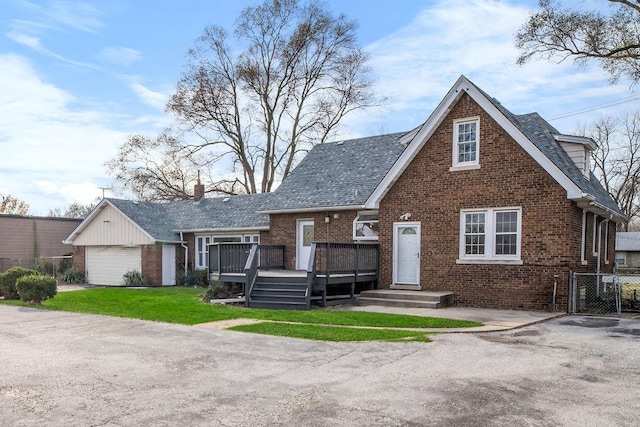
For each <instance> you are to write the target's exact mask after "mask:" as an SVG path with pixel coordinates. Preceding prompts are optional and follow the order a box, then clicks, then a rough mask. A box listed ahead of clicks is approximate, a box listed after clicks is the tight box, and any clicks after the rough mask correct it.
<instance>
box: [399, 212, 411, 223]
mask: <svg viewBox="0 0 640 427" xmlns="http://www.w3.org/2000/svg"><path fill="white" fill-rule="evenodd" d="M409 218H411V213H410V212H407V213H406V214H402V215H400V219H401V220H403V221H408V220H409Z"/></svg>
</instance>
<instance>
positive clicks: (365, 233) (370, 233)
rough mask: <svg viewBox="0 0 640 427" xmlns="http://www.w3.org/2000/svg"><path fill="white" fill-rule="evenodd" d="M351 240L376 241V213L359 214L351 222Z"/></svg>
mask: <svg viewBox="0 0 640 427" xmlns="http://www.w3.org/2000/svg"><path fill="white" fill-rule="evenodd" d="M353 240H378V212H359V213H358V216H356V219H354V220H353Z"/></svg>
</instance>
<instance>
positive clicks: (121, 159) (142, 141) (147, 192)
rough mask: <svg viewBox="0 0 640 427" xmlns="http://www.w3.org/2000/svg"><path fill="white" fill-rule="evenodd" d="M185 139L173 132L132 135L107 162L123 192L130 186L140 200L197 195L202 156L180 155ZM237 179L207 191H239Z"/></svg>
mask: <svg viewBox="0 0 640 427" xmlns="http://www.w3.org/2000/svg"><path fill="white" fill-rule="evenodd" d="M183 146H184V142H183V141H182V140H181V139H180V138H179V137H178V136H176V135H174V134H172V133H171V132H170V131H165V132H163V133H161V134H160V135H158V136H157V137H156V138H154V139H150V138H147V137H145V136H143V135H131V136H129V138H128V139H127V140H126V141H125V142H124V143H123V144H122V145H121V146H120V148H119V150H118V154H117V155H116V156H115V157H114V158H113V159H111V160H109V161H107V162H106V163H105V166H106V168H107V173H108V174H109V175H111V176H112V177H113V178H114V179H115V181H116V185H117V187H119V188H118V190H119V191H122V190H123V189H126V190H128V191H131V192H133V193H134V194H135V196H136V197H137V198H138V199H139V200H144V201H169V200H186V199H190V198H192V197H193V188H194V184H195V183H196V181H197V177H198V172H197V171H198V166H199V165H198V164H197V163H196V162H197V160H198V158H199V157H198V156H191V157H189V158H187V157H185V156H184V155H181V154H180V150H181V148H182V147H183ZM234 183H235V181H234V180H233V179H231V180H222V181H218V182H213V183H210V185H208V186H205V193H211V192H218V193H225V194H235V193H236V191H235V190H236V189H235V185H234Z"/></svg>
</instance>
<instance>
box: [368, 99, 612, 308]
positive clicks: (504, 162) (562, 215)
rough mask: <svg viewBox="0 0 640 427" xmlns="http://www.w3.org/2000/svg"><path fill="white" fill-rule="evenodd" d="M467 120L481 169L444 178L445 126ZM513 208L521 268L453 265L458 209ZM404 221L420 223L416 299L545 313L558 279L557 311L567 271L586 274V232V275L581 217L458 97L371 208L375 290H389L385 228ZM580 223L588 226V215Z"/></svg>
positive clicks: (448, 141) (447, 161)
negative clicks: (517, 212)
mask: <svg viewBox="0 0 640 427" xmlns="http://www.w3.org/2000/svg"><path fill="white" fill-rule="evenodd" d="M471 116H479V117H480V129H479V132H480V133H479V157H478V158H479V163H480V166H481V168H480V169H477V170H466V171H454V172H451V171H449V168H450V167H451V165H452V159H451V156H452V143H453V121H454V120H455V119H462V118H465V117H471ZM516 206H517V207H521V209H522V245H521V259H522V261H523V264H522V265H496V264H456V259H458V258H459V231H460V210H461V209H469V208H478V209H480V208H496V207H516ZM407 212H410V213H411V215H412V216H411V219H410V220H411V221H420V223H421V232H422V235H421V242H420V245H421V257H420V282H421V283H420V284H421V287H422V289H423V290H430V291H453V292H454V295H455V301H456V304H458V305H463V306H478V307H490V308H503V309H527V310H545V309H547V308H548V306H549V304H550V303H551V296H552V288H553V281H554V275H558V276H559V286H558V296H557V302H558V303H559V304H560V305H561V306H564V307H566V303H567V285H566V284H567V278H568V273H569V271H570V270H581V269H582V270H584V269H591V270H592V269H594V268H595V258H594V257H593V256H592V253H591V237H590V236H591V233H592V230H593V228H592V226H591V225H590V224H588V225H587V251H586V252H587V261H588V265H587V266H586V267H585V266H582V265H581V264H580V247H581V226H582V210H581V209H579V208H578V207H577V205H576V204H575V203H574V202H571V201H569V200H567V197H566V191H565V190H564V189H563V188H562V187H561V186H560V185H559V184H558V183H557V182H556V181H555V180H554V179H553V178H552V177H551V176H550V175H549V174H548V173H547V172H546V171H545V170H544V169H543V168H542V167H541V166H540V165H539V164H538V163H537V162H536V161H535V160H534V159H533V158H531V157H530V156H529V155H528V154H527V153H526V152H525V151H524V149H522V148H521V147H520V146H519V145H518V144H517V143H516V142H515V141H514V140H513V139H512V138H511V137H510V136H509V135H508V134H507V133H506V132H505V131H504V130H503V129H502V128H501V127H500V126H499V125H498V124H497V123H496V122H495V121H494V120H493V119H492V118H491V117H490V116H489V115H488V114H487V113H486V112H485V111H484V110H482V109H481V108H480V107H479V106H478V105H477V104H476V103H475V101H473V100H472V99H471V98H470V97H469V96H468V95H466V94H465V95H463V96H462V98H461V99H460V100H459V101H458V102H457V103H456V105H455V106H454V108H453V109H452V110H451V111H450V113H449V114H448V115H447V117H446V118H445V119H444V121H443V122H442V123H441V125H440V126H439V127H438V128H437V129H436V130H435V132H434V134H433V135H432V136H431V138H430V140H429V141H427V143H426V144H425V146H424V147H423V148H422V150H421V151H420V152H419V153H418V154H417V156H416V157H415V159H414V160H413V161H412V162H411V164H410V165H409V166H408V167H407V169H406V170H405V172H404V173H403V174H402V175H401V176H400V177H399V179H398V180H397V181H396V183H395V184H394V185H393V186H392V188H391V189H390V191H389V192H388V193H387V194H386V196H385V197H384V199H383V200H382V201H381V203H380V224H379V225H380V239H379V243H380V248H381V249H380V281H379V282H380V285H381V287H388V286H389V285H390V284H391V282H392V268H393V267H392V266H393V253H392V252H393V223H394V222H399V221H400V219H399V217H400V215H402V214H403V213H407ZM587 218H588V220H590V221H593V214H590V213H588V214H587ZM613 234H614V233H611V232H610V235H609V238H610V241H612V239H613V238H614V236H613ZM612 247H613V245H612V243H610V249H609V250H610V252H611V250H612V249H611V248H612ZM611 253H613V252H611ZM609 259H612V255H609ZM610 265H611V262H610V264H609V266H610ZM603 267H604V263H603Z"/></svg>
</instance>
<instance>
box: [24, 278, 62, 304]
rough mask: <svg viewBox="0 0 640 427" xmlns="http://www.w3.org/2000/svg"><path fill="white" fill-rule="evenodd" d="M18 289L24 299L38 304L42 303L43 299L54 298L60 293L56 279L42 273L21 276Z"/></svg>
mask: <svg viewBox="0 0 640 427" xmlns="http://www.w3.org/2000/svg"><path fill="white" fill-rule="evenodd" d="M16 289H17V290H18V294H19V295H20V299H21V300H22V301H24V302H28V303H30V304H36V305H40V304H42V301H44V300H47V299H50V298H53V297H54V296H56V294H57V293H58V288H57V286H56V279H55V278H54V277H52V276H43V275H40V274H31V275H27V276H23V277H21V278H19V279H18V280H17V282H16Z"/></svg>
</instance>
